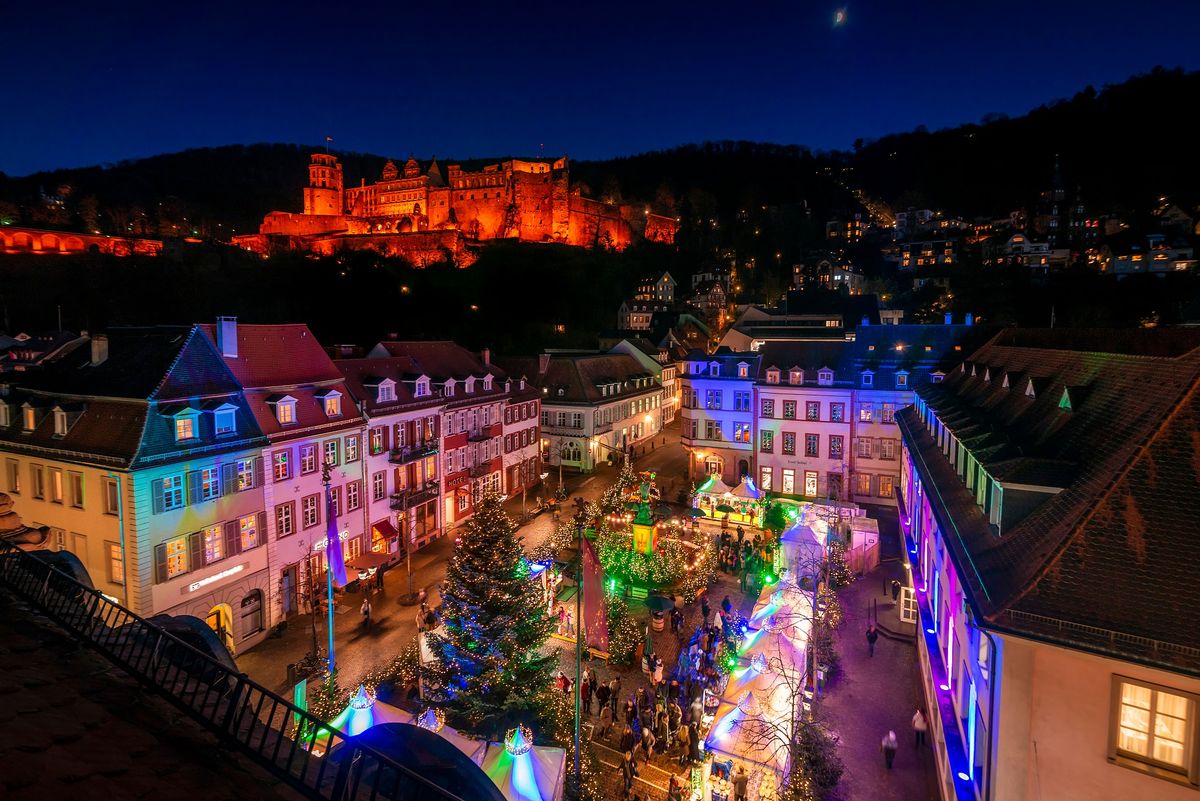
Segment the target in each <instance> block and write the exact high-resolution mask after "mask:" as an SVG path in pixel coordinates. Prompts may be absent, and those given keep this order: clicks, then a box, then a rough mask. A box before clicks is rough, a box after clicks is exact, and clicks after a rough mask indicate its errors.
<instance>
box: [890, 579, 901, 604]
mask: <svg viewBox="0 0 1200 801" xmlns="http://www.w3.org/2000/svg"><path fill="white" fill-rule="evenodd" d="M899 599H900V582H898V581H896V580H895V579H892V603H895V602H896V601H898V600H899Z"/></svg>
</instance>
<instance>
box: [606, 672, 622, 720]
mask: <svg viewBox="0 0 1200 801" xmlns="http://www.w3.org/2000/svg"><path fill="white" fill-rule="evenodd" d="M608 697H609V700H611V701H612V705H613V715H616V714H617V704H619V703H620V702H621V677H620V676H613V678H612V681H610V682H609V683H608Z"/></svg>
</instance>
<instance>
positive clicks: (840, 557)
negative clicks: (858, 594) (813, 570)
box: [826, 541, 854, 590]
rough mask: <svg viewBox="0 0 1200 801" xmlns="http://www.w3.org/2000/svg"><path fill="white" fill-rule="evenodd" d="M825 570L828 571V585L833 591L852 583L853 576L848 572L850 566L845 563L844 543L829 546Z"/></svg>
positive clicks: (835, 542)
mask: <svg viewBox="0 0 1200 801" xmlns="http://www.w3.org/2000/svg"><path fill="white" fill-rule="evenodd" d="M826 569H827V571H828V573H827V575H828V576H829V584H830V586H831V587H833V588H834V589H835V590H836V589H839V588H841V587H846V586H848V585H849V584H850V582H852V581H854V574H853V573H852V572H851V571H850V565H849V564H848V563H847V562H846V545H845V543H843V542H840V541H834V542H831V543H830V544H829V557H828V563H827V567H826Z"/></svg>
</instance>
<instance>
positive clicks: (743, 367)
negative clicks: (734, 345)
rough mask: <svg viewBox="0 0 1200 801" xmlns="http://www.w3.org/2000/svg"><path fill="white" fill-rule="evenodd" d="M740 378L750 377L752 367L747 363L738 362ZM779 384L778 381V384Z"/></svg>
mask: <svg viewBox="0 0 1200 801" xmlns="http://www.w3.org/2000/svg"><path fill="white" fill-rule="evenodd" d="M737 368H738V378H746V377H747V376H749V375H750V365H748V364H746V363H745V362H738V366H737ZM776 383H778V381H777V382H776Z"/></svg>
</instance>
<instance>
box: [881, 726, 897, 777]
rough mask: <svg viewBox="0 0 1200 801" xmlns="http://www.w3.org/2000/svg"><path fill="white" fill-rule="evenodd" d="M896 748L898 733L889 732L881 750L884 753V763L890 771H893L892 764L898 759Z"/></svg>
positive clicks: (885, 736)
mask: <svg viewBox="0 0 1200 801" xmlns="http://www.w3.org/2000/svg"><path fill="white" fill-rule="evenodd" d="M896 746H897V743H896V732H894V731H891V730H888V733H887V734H886V735H884V738H883V741H882V742H880V744H879V750H880V751H882V752H883V763H884V764H885V765H887V769H888V770H891V769H892V762H893V761H894V760H895V759H896Z"/></svg>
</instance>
